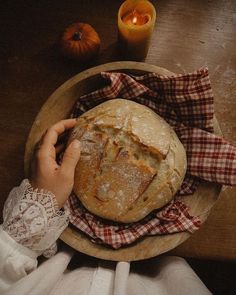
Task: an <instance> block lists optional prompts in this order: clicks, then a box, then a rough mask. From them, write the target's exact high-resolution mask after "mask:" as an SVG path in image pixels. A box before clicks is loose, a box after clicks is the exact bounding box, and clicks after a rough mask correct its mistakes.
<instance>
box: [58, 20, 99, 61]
mask: <svg viewBox="0 0 236 295" xmlns="http://www.w3.org/2000/svg"><path fill="white" fill-rule="evenodd" d="M100 44H101V41H100V38H99V36H98V33H97V32H96V31H95V30H94V28H93V27H92V26H90V25H89V24H85V23H74V24H72V25H71V26H69V27H68V28H67V29H66V30H65V32H64V33H63V35H62V38H61V48H62V52H63V53H64V54H65V55H66V56H68V57H70V58H73V59H76V60H78V61H81V62H82V61H84V62H85V61H88V60H89V59H91V58H92V57H94V56H95V55H97V54H98V52H99V49H100Z"/></svg>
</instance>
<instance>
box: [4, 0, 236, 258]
mask: <svg viewBox="0 0 236 295" xmlns="http://www.w3.org/2000/svg"><path fill="white" fill-rule="evenodd" d="M152 2H153V4H154V6H155V7H156V10H157V23H156V27H155V31H154V35H153V38H152V42H151V47H150V50H149V53H148V56H147V58H146V62H147V63H149V64H153V65H157V66H160V67H163V68H166V69H168V70H170V71H173V72H176V73H184V72H191V71H194V70H195V69H197V68H200V67H202V66H205V65H207V66H208V67H209V72H210V78H211V82H212V88H213V92H214V97H215V113H216V117H217V118H218V121H219V124H220V127H221V130H222V132H223V135H224V137H225V138H226V139H227V140H230V141H231V142H236V132H235V131H236V111H235V110H236V100H235V90H236V85H235V82H234V81H235V78H236V69H235V66H236V50H235V35H236V23H235V22H236V20H235V13H236V2H235V1H233V0H227V1H226V0H225V1H211V0H209V1H205V0H200V1H198V0H192V1H187V0H179V1H174V0H168V1H165V0H159V1H152ZM121 3H122V1H109V0H103V1H98V0H89V1H85V0H84V1H83V0H81V1H78V0H77V1H62V0H57V1H55V0H52V1H46V0H42V1H38V2H36V1H34V2H32V1H29V0H24V1H23V0H12V1H1V3H0V36H1V38H0V73H1V79H0V127H1V133H0V141H1V145H0V190H1V201H0V210H1V211H2V208H3V204H4V201H5V199H6V198H7V195H8V193H9V191H10V189H11V188H12V187H13V186H14V185H18V184H19V183H20V181H21V180H22V178H23V177H24V170H23V167H24V166H23V158H24V149H25V143H26V139H27V137H28V134H29V131H30V128H31V126H32V123H33V122H34V120H35V117H36V115H37V113H38V112H39V110H40V108H41V107H42V105H43V104H44V102H45V101H46V100H47V99H48V97H49V96H50V95H51V94H52V93H53V92H54V90H55V89H57V88H58V87H59V86H60V85H61V84H62V83H64V82H65V81H66V80H68V79H69V78H71V77H72V76H74V75H75V74H78V73H79V72H81V71H82V70H85V69H88V68H90V67H91V66H95V65H99V64H103V63H106V62H111V61H118V60H123V58H122V57H121V56H120V55H119V53H118V51H117V46H116V40H117V24H116V22H117V21H116V20H117V11H118V8H119V6H120V4H121ZM77 20H79V21H83V22H87V23H90V24H91V25H92V26H93V27H94V28H95V29H96V30H97V32H98V33H99V35H100V37H101V40H102V46H101V52H100V55H99V57H98V59H96V60H94V61H91V62H90V63H87V64H78V63H75V62H72V61H68V60H66V59H65V58H63V57H62V56H61V54H60V52H59V50H58V39H59V36H60V34H61V32H62V31H63V30H64V28H65V27H66V26H68V25H69V24H71V23H72V22H74V21H77ZM235 212H236V189H235V187H234V188H230V187H225V188H224V189H223V191H222V193H221V195H220V198H219V200H218V202H217V203H216V205H215V206H214V209H213V210H212V211H211V214H210V216H209V218H208V220H207V221H206V223H205V224H204V225H203V227H202V228H201V229H200V230H199V231H198V232H197V233H196V234H194V235H193V236H192V237H191V238H190V239H189V240H188V241H186V242H185V243H184V244H182V245H181V246H180V247H178V248H177V249H176V250H175V251H174V253H175V254H178V255H183V256H193V257H203V258H213V259H230V260H235V259H236V231H235V227H236V213H235Z"/></svg>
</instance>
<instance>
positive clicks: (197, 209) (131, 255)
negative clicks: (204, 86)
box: [24, 61, 221, 261]
mask: <svg viewBox="0 0 236 295" xmlns="http://www.w3.org/2000/svg"><path fill="white" fill-rule="evenodd" d="M102 71H119V72H126V73H129V74H134V75H135V74H137V75H140V74H146V73H149V72H155V73H157V74H159V75H172V74H173V73H172V72H170V71H168V70H166V69H164V68H160V67H157V66H154V65H149V64H146V63H139V62H129V61H122V62H112V63H108V64H104V65H100V66H97V67H94V68H91V69H88V70H86V71H84V72H81V73H80V74H78V75H76V76H74V77H72V78H71V79H69V80H68V81H67V82H65V83H64V84H63V85H61V86H60V87H59V88H58V89H57V90H56V91H55V92H54V93H53V94H52V95H51V96H50V97H49V98H48V100H47V101H46V103H45V104H44V105H43V107H42V108H41V110H40V111H39V113H38V115H37V117H36V119H35V121H34V123H33V125H32V128H31V131H30V134H29V137H28V140H27V143H26V149H25V158H24V166H25V174H26V176H27V175H28V173H29V166H30V162H31V159H32V155H33V150H34V146H35V144H36V142H37V141H38V140H39V139H40V137H41V136H42V134H43V133H44V132H45V130H46V129H47V128H48V127H50V126H51V125H53V124H54V123H56V122H57V121H59V120H61V119H65V118H68V116H69V114H70V112H71V109H72V107H73V106H74V103H75V102H76V100H77V99H78V98H79V97H80V96H82V95H84V94H86V93H89V92H91V91H94V90H96V89H98V88H101V87H102V86H103V85H105V84H104V81H103V80H102V78H101V76H100V74H99V73H100V72H102ZM215 131H216V133H220V130H219V127H218V124H217V121H216V120H215ZM220 190H221V186H220V185H216V184H212V183H207V182H204V181H202V182H201V184H200V186H199V188H198V189H197V191H196V192H195V193H194V194H193V195H191V196H187V197H183V201H184V202H185V203H187V205H188V206H189V207H190V213H191V214H192V215H197V216H199V217H200V218H201V220H202V222H204V221H205V220H206V219H207V217H208V215H209V213H210V210H211V208H212V206H213V205H214V204H215V202H216V200H217V198H218V196H219V193H220ZM189 237H190V234H189V233H176V234H169V235H163V236H153V237H145V238H143V239H142V240H140V241H138V242H137V243H134V244H132V245H131V246H128V247H126V248H122V249H118V250H113V249H110V248H107V247H104V246H102V245H98V244H95V243H92V242H91V241H90V240H89V239H88V238H87V237H86V236H85V235H84V234H82V233H80V232H78V231H77V230H75V229H74V228H72V227H70V226H69V227H68V228H67V229H65V231H64V232H63V233H62V235H61V237H60V239H61V240H63V241H64V242H65V243H67V244H68V245H70V246H71V247H73V248H74V249H76V250H78V251H80V252H82V253H85V254H87V255H90V256H94V257H98V258H101V259H106V260H113V261H134V260H142V259H146V258H150V257H154V256H157V255H160V254H162V253H165V252H167V251H169V250H171V249H173V248H175V247H176V246H178V245H180V244H181V243H183V242H184V241H185V240H186V239H188V238H189Z"/></svg>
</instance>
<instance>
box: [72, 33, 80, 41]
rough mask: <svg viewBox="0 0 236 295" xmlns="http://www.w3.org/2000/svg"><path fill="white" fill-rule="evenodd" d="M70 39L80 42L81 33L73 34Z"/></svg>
mask: <svg viewBox="0 0 236 295" xmlns="http://www.w3.org/2000/svg"><path fill="white" fill-rule="evenodd" d="M72 38H73V40H74V41H80V40H81V39H82V33H81V32H74V34H73V37H72Z"/></svg>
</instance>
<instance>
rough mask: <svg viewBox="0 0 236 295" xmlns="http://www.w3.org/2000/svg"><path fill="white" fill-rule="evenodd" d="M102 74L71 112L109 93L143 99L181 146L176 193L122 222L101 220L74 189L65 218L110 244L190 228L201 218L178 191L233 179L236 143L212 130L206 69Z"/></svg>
mask: <svg viewBox="0 0 236 295" xmlns="http://www.w3.org/2000/svg"><path fill="white" fill-rule="evenodd" d="M101 76H102V77H103V78H104V79H105V80H106V82H107V86H105V87H103V88H101V89H98V90H97V91H94V92H92V93H89V94H87V95H84V96H82V97H80V98H79V99H78V101H77V103H76V104H75V106H74V109H73V112H72V114H71V117H79V116H80V115H81V114H83V113H84V112H86V111H88V110H89V109H91V108H93V107H95V106H97V105H98V104H100V103H102V102H105V101H106V100H109V99H114V98H123V99H129V100H133V101H136V102H138V103H141V104H143V105H146V106H148V107H149V108H151V109H152V110H153V111H155V112H156V113H157V114H159V115H160V116H161V117H163V118H164V119H165V120H166V121H167V122H168V123H169V124H170V125H171V126H172V127H173V128H174V130H175V132H176V133H177V135H178V137H179V139H180V140H181V142H182V143H183V145H184V147H185V149H186V153H187V162H188V163H187V173H186V176H185V179H184V181H183V183H182V186H181V189H180V190H179V192H178V194H177V195H176V196H175V199H174V200H173V201H172V202H171V203H170V204H168V205H167V206H166V207H164V208H163V209H162V210H159V211H156V212H152V213H150V214H149V215H148V216H146V217H145V218H144V219H143V220H141V221H139V222H135V223H131V224H128V225H124V224H118V223H112V222H110V221H107V220H103V219H101V218H99V217H97V216H94V215H93V214H91V213H89V212H88V211H87V210H86V208H84V207H83V206H82V204H81V203H80V201H79V200H78V198H77V197H76V196H75V195H73V194H72V195H71V196H70V198H69V200H68V202H67V203H66V208H67V209H68V210H69V211H70V216H69V218H70V222H71V223H72V224H73V225H74V226H75V227H76V228H77V229H79V230H81V231H82V232H84V233H85V234H87V235H88V236H89V237H90V238H91V239H92V240H93V241H95V242H97V243H103V244H106V245H109V246H111V247H112V248H114V249H117V248H120V247H121V246H126V245H129V244H131V243H133V242H134V241H136V240H138V239H140V238H142V237H144V236H146V235H159V234H169V233H176V232H182V231H188V232H191V233H192V232H194V231H195V230H197V229H198V228H199V226H200V224H201V222H200V219H199V218H198V217H193V216H190V215H189V213H188V208H187V206H186V205H185V204H184V203H183V202H181V201H180V200H179V198H178V196H181V195H190V194H193V193H194V191H195V190H196V188H197V185H198V184H199V182H200V180H201V179H203V180H206V181H210V182H215V183H220V184H225V185H235V184H236V147H235V146H233V145H232V144H230V143H229V142H227V141H225V140H224V139H223V138H221V137H219V136H217V135H215V134H213V118H214V99H213V94H212V89H211V84H210V79H209V74H208V69H207V68H203V69H200V70H198V71H195V72H194V73H191V74H183V75H182V74H178V75H172V76H160V75H157V74H155V73H149V74H146V75H143V76H130V75H127V74H124V73H110V72H103V73H101ZM206 197H207V196H206Z"/></svg>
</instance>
